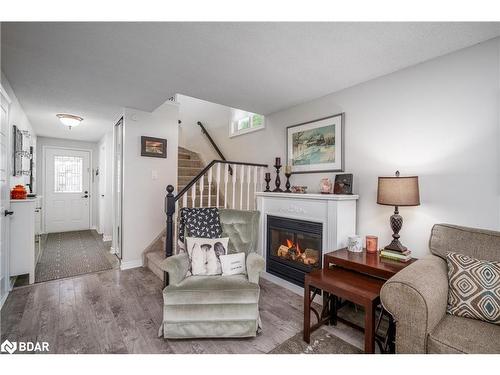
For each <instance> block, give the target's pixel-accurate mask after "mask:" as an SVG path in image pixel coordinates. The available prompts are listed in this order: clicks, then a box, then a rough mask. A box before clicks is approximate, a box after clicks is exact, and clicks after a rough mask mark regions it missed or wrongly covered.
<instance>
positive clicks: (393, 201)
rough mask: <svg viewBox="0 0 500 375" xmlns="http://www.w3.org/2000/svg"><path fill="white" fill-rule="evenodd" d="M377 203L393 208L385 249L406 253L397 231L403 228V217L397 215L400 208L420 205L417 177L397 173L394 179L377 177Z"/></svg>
mask: <svg viewBox="0 0 500 375" xmlns="http://www.w3.org/2000/svg"><path fill="white" fill-rule="evenodd" d="M377 203H378V204H383V205H386V206H394V215H392V216H391V219H390V223H391V229H392V232H393V234H392V241H391V243H390V244H389V245H387V246H386V247H385V249H387V250H393V251H400V252H403V251H406V250H407V248H406V247H405V246H403V244H402V243H401V242H400V241H399V238H400V236H399V231H400V230H401V228H402V227H403V217H402V216H401V215H399V210H398V208H399V207H400V206H418V205H420V195H419V191H418V177H417V176H410V177H400V176H399V171H396V176H395V177H379V178H378V189H377Z"/></svg>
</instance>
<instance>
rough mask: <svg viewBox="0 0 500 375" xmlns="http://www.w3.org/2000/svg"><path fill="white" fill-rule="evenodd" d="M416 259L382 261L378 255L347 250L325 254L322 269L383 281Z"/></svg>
mask: <svg viewBox="0 0 500 375" xmlns="http://www.w3.org/2000/svg"><path fill="white" fill-rule="evenodd" d="M416 260H417V259H415V258H412V259H410V260H409V261H408V262H406V263H403V262H398V261H395V260H391V259H384V258H381V257H380V256H379V254H378V253H375V254H370V253H367V252H366V251H365V250H363V252H361V253H353V252H351V251H349V250H347V248H343V249H340V250H336V251H332V252H331V253H326V254H325V255H324V256H323V267H324V268H330V267H331V266H338V267H342V268H345V269H348V270H351V271H355V272H359V273H364V274H366V275H370V276H373V277H378V278H381V279H383V280H388V279H390V278H391V277H393V276H394V275H395V274H396V273H398V272H399V271H401V270H402V269H403V268H405V267H408V266H409V265H410V264H412V263H413V262H415V261H416Z"/></svg>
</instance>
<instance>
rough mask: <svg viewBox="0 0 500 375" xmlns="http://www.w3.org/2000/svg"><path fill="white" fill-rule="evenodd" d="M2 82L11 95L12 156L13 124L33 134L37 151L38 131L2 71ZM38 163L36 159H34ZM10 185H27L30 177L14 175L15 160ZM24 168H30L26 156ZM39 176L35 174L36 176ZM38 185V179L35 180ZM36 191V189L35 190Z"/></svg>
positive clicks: (11, 162) (32, 138) (11, 165)
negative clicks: (34, 128) (36, 131)
mask: <svg viewBox="0 0 500 375" xmlns="http://www.w3.org/2000/svg"><path fill="white" fill-rule="evenodd" d="M1 82H2V86H3V88H4V89H5V91H6V92H7V95H8V96H9V98H10V100H11V101H12V103H11V104H10V108H9V130H10V133H9V134H8V139H9V144H10V147H11V148H10V149H9V155H10V156H11V157H12V152H13V151H12V142H13V141H12V126H13V125H16V126H17V127H18V128H19V129H20V130H27V131H28V132H30V134H31V138H30V141H29V143H30V146H33V147H34V150H35V152H36V133H35V132H34V130H33V127H32V126H31V123H30V121H29V120H28V117H27V116H26V113H25V112H24V109H23V107H22V106H21V104H20V103H19V100H18V99H17V97H16V94H15V93H14V91H13V90H12V87H11V86H10V83H9V81H8V80H7V77H6V76H5V75H4V74H3V72H2V73H1ZM23 148H24V149H25V150H29V147H28V146H23ZM34 162H35V163H36V160H34ZM10 167H11V171H10V187H11V188H12V187H14V186H15V185H18V184H21V185H25V184H27V183H29V181H30V178H29V176H13V175H12V168H14V164H13V160H11V161H10ZM23 169H26V170H28V169H29V160H28V159H26V158H23ZM36 177H37V176H35V178H36ZM35 185H36V181H35ZM26 189H28V188H26ZM35 191H36V190H35Z"/></svg>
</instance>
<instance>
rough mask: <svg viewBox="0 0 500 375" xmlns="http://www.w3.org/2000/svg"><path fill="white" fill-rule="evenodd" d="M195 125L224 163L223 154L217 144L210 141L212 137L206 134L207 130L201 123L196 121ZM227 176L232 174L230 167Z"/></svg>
mask: <svg viewBox="0 0 500 375" xmlns="http://www.w3.org/2000/svg"><path fill="white" fill-rule="evenodd" d="M197 124H198V126H199V127H200V128H201V132H202V134H204V135H205V136H206V137H207V139H208V141H209V142H210V144H211V145H212V147H213V148H214V150H215V152H216V153H217V155H219V157H220V158H221V160H224V161H226V160H227V159H226V158H225V157H224V154H223V153H222V151H221V150H220V148H219V146H217V143H215V141H214V140H213V139H212V137H211V136H210V134H209V133H208V130H207V129H206V128H205V127H204V126H203V124H202V123H201V121H198V122H197ZM229 174H230V175H232V174H233V169H232V168H231V166H229Z"/></svg>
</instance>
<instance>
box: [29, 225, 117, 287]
mask: <svg viewBox="0 0 500 375" xmlns="http://www.w3.org/2000/svg"><path fill="white" fill-rule="evenodd" d="M105 252H106V248H105V246H104V244H103V242H102V241H100V240H99V239H96V237H95V236H94V235H93V233H92V231H90V230H84V231H76V232H64V233H50V234H49V235H48V236H47V240H46V242H45V246H44V248H43V250H42V256H41V257H40V261H39V262H38V264H37V266H36V270H35V282H37V283H39V282H42V281H48V280H54V279H61V278H64V277H70V276H76V275H81V274H84V273H90V272H97V271H104V270H108V269H111V268H112V266H111V263H110V262H109V261H108V259H107V258H106V255H105Z"/></svg>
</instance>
